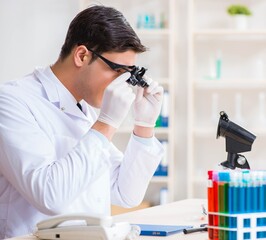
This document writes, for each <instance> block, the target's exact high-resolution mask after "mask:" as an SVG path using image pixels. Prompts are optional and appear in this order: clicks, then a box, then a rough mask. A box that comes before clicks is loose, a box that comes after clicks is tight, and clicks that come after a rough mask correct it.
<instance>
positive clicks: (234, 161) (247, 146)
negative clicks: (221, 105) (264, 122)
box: [216, 111, 256, 169]
mask: <svg viewBox="0 0 266 240" xmlns="http://www.w3.org/2000/svg"><path fill="white" fill-rule="evenodd" d="M220 136H222V137H225V140H226V152H227V153H228V154H227V160H226V161H224V162H222V163H221V165H222V166H223V167H225V168H230V169H235V168H241V169H250V166H249V164H248V161H247V159H246V158H245V157H244V156H243V155H241V154H239V153H242V152H248V151H251V146H252V144H253V142H254V140H255V139H256V136H255V135H253V134H252V133H250V132H249V131H247V130H246V129H244V128H242V127H240V126H239V125H237V124H235V123H233V122H232V121H230V120H229V118H228V115H227V114H226V113H225V112H224V111H221V112H220V119H219V123H218V128H217V136H216V138H219V137H220Z"/></svg>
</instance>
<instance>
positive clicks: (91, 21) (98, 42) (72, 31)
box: [60, 5, 147, 59]
mask: <svg viewBox="0 0 266 240" xmlns="http://www.w3.org/2000/svg"><path fill="white" fill-rule="evenodd" d="M79 45H85V46H86V47H87V48H90V49H92V50H94V51H95V52H97V53H99V54H101V53H104V52H109V51H114V52H125V51H127V50H133V51H134V52H136V53H142V52H145V51H146V50H147V49H146V47H145V46H143V45H142V44H141V42H140V39H139V38H138V36H137V34H136V33H135V32H134V30H133V29H132V27H131V26H130V25H129V23H128V22H127V20H126V19H125V17H124V16H123V14H122V13H121V12H119V11H118V10H116V9H114V8H112V7H106V6H100V5H96V6H92V7H88V8H86V9H85V10H83V11H82V12H80V13H79V14H78V15H77V16H76V17H75V18H74V19H73V20H72V22H71V23H70V25H69V28H68V32H67V35H66V39H65V43H64V44H63V46H62V49H61V53H60V58H61V59H64V58H66V57H67V56H68V55H69V54H70V53H71V51H72V49H73V48H74V47H75V46H79Z"/></svg>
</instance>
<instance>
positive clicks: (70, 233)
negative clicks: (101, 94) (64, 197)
mask: <svg viewBox="0 0 266 240" xmlns="http://www.w3.org/2000/svg"><path fill="white" fill-rule="evenodd" d="M73 220H74V221H77V220H83V225H66V226H62V225H61V226H60V224H62V223H66V222H68V221H73ZM37 228H38V230H37V231H36V232H35V234H34V235H35V236H36V237H38V238H39V239H51V240H52V239H54V240H59V239H63V240H64V239H69V240H70V239H72V240H90V239H92V240H134V239H137V237H138V236H139V234H140V228H139V227H138V226H131V225H130V224H129V223H128V222H120V223H113V219H112V217H111V216H104V217H102V216H101V217H99V216H88V215H86V214H83V215H82V214H79V215H77V214H68V215H59V216H55V217H51V218H49V219H47V220H43V221H41V222H39V223H38V224H37Z"/></svg>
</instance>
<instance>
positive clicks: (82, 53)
mask: <svg viewBox="0 0 266 240" xmlns="http://www.w3.org/2000/svg"><path fill="white" fill-rule="evenodd" d="M88 55H89V52H88V50H87V48H86V47H85V46H83V45H80V46H77V47H76V49H75V50H74V56H73V57H74V63H75V65H76V66H77V67H82V66H83V65H84V64H88Z"/></svg>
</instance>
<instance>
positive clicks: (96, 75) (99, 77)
mask: <svg viewBox="0 0 266 240" xmlns="http://www.w3.org/2000/svg"><path fill="white" fill-rule="evenodd" d="M101 56H102V57H104V58H106V59H108V60H109V61H111V62H114V63H117V64H121V65H128V66H132V65H134V64H135V61H136V56H137V54H136V53H135V52H133V51H131V50H129V51H126V52H122V53H117V52H110V53H109V52H108V53H103V54H102V55H101ZM123 72H125V71H124V70H123V69H117V70H113V69H111V68H110V66H108V65H107V64H106V63H105V62H104V61H103V60H102V59H101V58H99V57H98V58H97V59H96V60H94V61H93V62H92V63H91V64H89V65H87V66H84V68H83V72H82V78H81V83H82V84H81V86H80V88H82V89H81V95H82V98H83V99H84V100H85V101H86V102H87V103H88V104H90V105H91V106H93V107H96V108H100V107H101V105H102V99H103V93H104V90H105V88H106V87H107V86H108V85H109V84H110V83H111V82H112V81H113V80H115V79H116V78H117V77H118V76H120V75H121V74H122V73H123Z"/></svg>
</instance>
